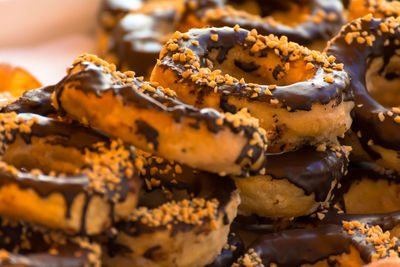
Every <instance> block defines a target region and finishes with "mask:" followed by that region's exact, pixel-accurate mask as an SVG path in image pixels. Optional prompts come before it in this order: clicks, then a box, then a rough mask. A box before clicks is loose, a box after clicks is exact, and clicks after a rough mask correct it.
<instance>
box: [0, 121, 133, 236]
mask: <svg viewBox="0 0 400 267" xmlns="http://www.w3.org/2000/svg"><path fill="white" fill-rule="evenodd" d="M17 118H22V119H24V120H25V121H30V120H32V119H33V118H37V120H38V123H36V124H34V125H32V126H31V132H30V133H20V132H19V131H17V130H13V131H12V132H11V134H12V139H8V140H7V143H6V144H11V143H13V142H14V141H15V138H16V137H17V136H18V135H19V136H21V138H23V140H24V142H25V143H26V144H31V138H32V137H38V138H44V137H49V136H51V137H52V140H51V141H49V142H51V145H58V146H64V147H73V148H76V149H78V150H80V151H81V152H82V153H84V151H85V150H86V149H89V150H93V148H90V146H92V145H94V144H96V143H99V142H102V143H104V144H105V145H106V146H107V145H109V139H108V138H107V137H105V136H104V135H102V134H100V133H98V132H96V131H94V130H91V129H88V128H85V127H82V126H79V125H77V124H66V123H64V122H60V121H56V120H53V119H50V118H47V117H42V116H39V115H35V114H31V113H21V114H18V116H17ZM132 157H133V156H132ZM132 160H133V158H132ZM84 167H90V166H84ZM119 177H120V178H121V179H120V184H119V185H120V187H119V188H120V189H119V190H115V191H111V190H109V189H108V187H107V188H106V190H105V192H104V194H102V195H101V196H103V197H105V198H107V199H108V201H109V202H110V203H112V202H113V201H112V199H113V198H115V195H116V194H118V201H121V202H122V201H124V200H125V199H126V197H127V195H128V193H129V192H135V191H137V190H138V188H137V187H138V184H139V181H137V179H138V177H137V176H136V174H134V175H133V177H129V178H128V177H125V176H123V177H121V174H119ZM89 182H90V179H89V177H88V176H87V175H86V174H77V175H73V176H68V175H67V176H66V177H54V176H50V175H44V174H43V175H33V174H32V173H30V172H26V171H22V170H21V171H19V172H18V173H17V174H16V175H14V174H12V173H11V172H9V171H7V170H5V169H3V168H1V169H0V186H3V185H8V184H17V185H18V187H20V188H22V189H27V188H29V189H32V190H34V191H35V192H36V193H37V194H39V195H40V196H42V197H47V196H49V195H51V194H52V193H59V194H61V195H62V196H63V198H64V200H65V202H66V214H65V216H66V218H69V217H70V211H71V207H72V203H73V201H74V200H75V197H76V196H78V195H79V194H82V193H83V194H85V196H86V198H85V207H87V206H88V204H89V202H90V200H91V197H92V196H93V195H99V193H97V192H95V191H93V190H92V191H90V190H89V188H88V186H89ZM89 191H90V193H89ZM110 216H113V214H110ZM82 220H83V224H82V225H81V227H82V229H81V232H82V233H85V232H86V228H85V227H86V223H85V220H86V214H84V216H83V218H82Z"/></svg>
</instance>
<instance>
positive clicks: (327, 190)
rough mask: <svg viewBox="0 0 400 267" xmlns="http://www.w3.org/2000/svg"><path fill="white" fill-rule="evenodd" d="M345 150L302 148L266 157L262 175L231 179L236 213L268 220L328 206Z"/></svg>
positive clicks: (342, 168)
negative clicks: (236, 196)
mask: <svg viewBox="0 0 400 267" xmlns="http://www.w3.org/2000/svg"><path fill="white" fill-rule="evenodd" d="M347 154H348V152H347V148H344V147H339V146H331V147H329V146H328V147H326V146H325V147H323V146H321V148H316V147H313V146H305V147H302V148H298V149H297V150H294V151H289V152H284V153H277V154H266V161H265V164H264V170H265V174H264V175H257V176H250V177H246V178H234V180H235V182H236V185H237V187H238V188H239V190H240V198H241V204H240V206H239V214H242V215H246V216H249V215H253V214H255V215H257V216H260V217H270V218H291V217H298V216H304V215H307V214H311V213H313V212H314V211H316V210H317V209H318V208H319V207H325V206H327V205H329V201H331V200H332V197H333V195H334V193H335V192H336V190H337V187H338V185H339V182H340V180H341V178H342V176H343V175H344V173H345V171H346V169H347V168H346V166H347V161H348V160H347Z"/></svg>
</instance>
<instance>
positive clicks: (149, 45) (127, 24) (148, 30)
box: [110, 7, 178, 76]
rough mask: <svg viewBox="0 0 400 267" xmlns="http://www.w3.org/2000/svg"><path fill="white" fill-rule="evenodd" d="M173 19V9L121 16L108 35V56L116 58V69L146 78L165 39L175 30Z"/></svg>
mask: <svg viewBox="0 0 400 267" xmlns="http://www.w3.org/2000/svg"><path fill="white" fill-rule="evenodd" d="M177 15H178V13H177V10H176V8H174V7H170V8H169V9H166V10H163V9H161V8H160V9H155V10H152V11H151V13H148V14H146V13H131V14H127V15H125V16H124V17H123V18H122V19H121V20H120V21H119V23H118V24H117V25H116V27H115V29H114V30H113V31H112V34H111V45H110V52H111V53H112V54H114V55H116V57H117V58H118V64H117V67H118V68H119V69H130V70H133V71H135V72H136V73H137V74H138V75H143V76H147V75H149V73H150V72H151V70H152V68H153V66H154V65H155V64H156V62H157V59H158V54H159V53H160V51H161V49H162V47H163V45H164V42H165V41H166V40H165V39H166V36H169V35H171V34H172V33H173V31H174V29H175V28H176V27H175V26H174V25H175V24H176V19H177Z"/></svg>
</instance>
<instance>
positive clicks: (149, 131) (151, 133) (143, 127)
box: [136, 120, 158, 150]
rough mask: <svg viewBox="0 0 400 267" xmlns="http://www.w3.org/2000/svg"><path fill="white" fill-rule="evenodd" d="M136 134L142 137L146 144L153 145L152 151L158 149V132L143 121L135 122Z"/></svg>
mask: <svg viewBox="0 0 400 267" xmlns="http://www.w3.org/2000/svg"><path fill="white" fill-rule="evenodd" d="M136 125H137V128H138V130H137V132H136V134H140V135H143V136H144V137H145V138H146V140H147V142H148V143H151V144H153V146H154V149H155V150H157V149H158V132H157V130H156V129H154V128H153V127H151V126H150V125H149V124H148V123H147V122H145V121H143V120H138V121H136Z"/></svg>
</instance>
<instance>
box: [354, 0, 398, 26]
mask: <svg viewBox="0 0 400 267" xmlns="http://www.w3.org/2000/svg"><path fill="white" fill-rule="evenodd" d="M368 14H372V15H373V16H374V17H375V18H385V17H392V16H393V17H398V16H399V15H400V3H399V2H398V1H391V0H351V1H350V5H349V12H348V16H347V21H349V22H350V21H353V20H355V19H358V18H361V17H364V16H365V15H368Z"/></svg>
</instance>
